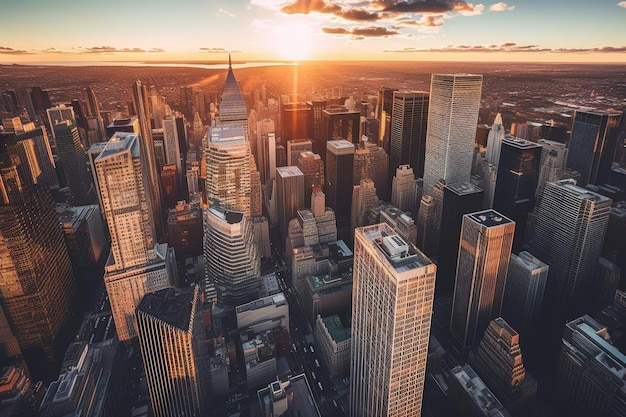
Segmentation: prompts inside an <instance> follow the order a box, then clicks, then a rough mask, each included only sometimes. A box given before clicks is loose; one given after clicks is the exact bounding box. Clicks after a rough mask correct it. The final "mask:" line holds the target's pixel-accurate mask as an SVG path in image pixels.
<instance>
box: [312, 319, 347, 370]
mask: <svg viewBox="0 0 626 417" xmlns="http://www.w3.org/2000/svg"><path fill="white" fill-rule="evenodd" d="M350 330H351V329H350V327H348V326H345V325H344V324H343V323H342V321H341V319H340V318H339V316H338V315H336V314H335V315H332V316H328V317H322V316H320V315H318V316H317V321H316V322H315V330H314V336H315V344H316V346H317V347H318V351H319V353H320V357H321V358H322V360H323V361H324V363H325V364H326V366H327V367H328V369H329V371H330V375H331V376H333V377H341V376H346V375H349V374H350Z"/></svg>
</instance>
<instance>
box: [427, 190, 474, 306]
mask: <svg viewBox="0 0 626 417" xmlns="http://www.w3.org/2000/svg"><path fill="white" fill-rule="evenodd" d="M482 200H483V190H481V189H480V188H479V187H477V186H475V185H473V184H470V183H469V182H461V183H458V184H450V185H446V186H445V187H444V188H443V206H442V208H441V227H440V234H439V251H438V253H439V255H438V260H439V262H438V263H437V285H436V291H435V292H436V294H437V297H440V296H443V295H452V294H453V293H454V281H455V277H456V266H457V260H458V259H457V258H458V254H459V242H460V240H461V226H462V224H463V215H465V214H468V213H474V212H476V211H480V210H481V208H482Z"/></svg>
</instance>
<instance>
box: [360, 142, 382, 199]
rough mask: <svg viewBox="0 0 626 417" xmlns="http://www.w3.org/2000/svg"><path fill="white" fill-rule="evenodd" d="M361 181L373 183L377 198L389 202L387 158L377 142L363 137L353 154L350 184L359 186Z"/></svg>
mask: <svg viewBox="0 0 626 417" xmlns="http://www.w3.org/2000/svg"><path fill="white" fill-rule="evenodd" d="M363 179H371V180H372V181H374V184H375V186H376V192H377V193H378V196H379V197H380V198H381V199H382V200H385V201H389V156H388V155H387V152H385V150H384V149H383V148H382V147H380V146H378V144H377V142H373V141H371V140H369V139H368V138H367V137H365V136H363V137H362V138H361V141H360V142H359V144H358V145H357V147H356V150H355V152H354V169H353V176H352V184H353V185H355V186H356V185H359V183H360V182H361V180H363Z"/></svg>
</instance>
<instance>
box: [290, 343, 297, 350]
mask: <svg viewBox="0 0 626 417" xmlns="http://www.w3.org/2000/svg"><path fill="white" fill-rule="evenodd" d="M291 347H292V348H293V351H294V352H295V351H297V350H298V349H296V345H294V344H293V343H292V344H291Z"/></svg>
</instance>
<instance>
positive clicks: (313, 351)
mask: <svg viewBox="0 0 626 417" xmlns="http://www.w3.org/2000/svg"><path fill="white" fill-rule="evenodd" d="M311 352H312V353H315V349H313V345H311Z"/></svg>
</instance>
